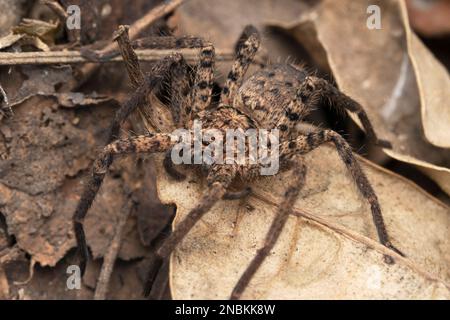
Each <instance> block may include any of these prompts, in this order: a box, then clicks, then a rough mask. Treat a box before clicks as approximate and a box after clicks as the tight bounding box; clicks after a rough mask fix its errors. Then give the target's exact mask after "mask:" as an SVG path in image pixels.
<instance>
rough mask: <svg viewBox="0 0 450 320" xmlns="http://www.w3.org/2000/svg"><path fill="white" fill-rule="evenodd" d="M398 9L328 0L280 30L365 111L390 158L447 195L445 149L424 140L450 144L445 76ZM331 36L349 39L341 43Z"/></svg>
mask: <svg viewBox="0 0 450 320" xmlns="http://www.w3.org/2000/svg"><path fill="white" fill-rule="evenodd" d="M371 4H377V5H379V6H380V8H381V11H380V12H381V17H382V20H381V21H382V29H380V30H372V29H369V28H368V27H367V25H366V22H367V19H368V17H369V15H368V14H367V8H368V6H369V5H371ZM400 4H403V2H401V1H400V2H398V1H376V2H373V1H350V0H346V1H340V2H336V1H330V0H325V1H323V2H322V4H321V5H320V6H317V7H316V9H315V10H314V11H311V12H310V13H309V14H308V15H305V16H304V17H303V18H302V19H300V21H297V22H294V23H283V24H278V26H283V27H284V28H285V29H286V30H287V31H288V32H290V33H291V34H293V35H294V36H295V37H296V38H297V39H298V41H299V42H301V43H302V44H303V45H304V46H305V47H306V48H308V49H309V51H310V52H311V53H312V54H313V55H314V57H316V61H317V63H318V64H320V65H324V64H325V62H326V64H327V65H328V68H329V69H330V70H331V72H332V73H333V75H334V78H335V79H336V82H337V84H338V86H339V88H340V89H341V90H343V91H344V92H345V93H347V94H348V95H350V96H351V97H353V98H355V99H356V100H357V101H359V102H360V103H361V104H362V105H363V106H364V107H365V109H366V111H367V113H368V114H369V117H370V119H371V121H372V123H373V124H374V127H375V130H376V132H377V133H378V135H379V136H380V137H382V138H385V139H388V140H389V141H391V142H392V143H393V145H394V149H393V150H385V151H386V153H387V154H388V155H389V156H391V157H393V158H395V159H397V160H399V161H406V162H408V163H411V164H414V165H417V166H418V167H419V168H421V169H423V171H424V172H426V173H430V172H431V174H429V176H430V177H431V178H433V179H435V180H436V182H437V183H438V184H439V185H440V186H441V187H442V189H443V190H444V191H446V192H447V193H449V192H450V189H449V188H448V182H446V181H448V180H450V170H449V169H448V167H449V166H450V151H449V150H445V149H441V148H438V147H435V146H433V145H431V144H430V143H429V141H430V142H432V143H434V144H435V145H436V146H440V147H442V146H448V144H449V143H450V139H449V138H448V137H449V136H450V132H449V130H450V129H449V128H450V111H449V110H450V109H448V108H447V107H446V101H448V100H449V99H450V97H449V94H450V91H449V90H448V88H449V87H450V83H449V76H448V73H447V71H446V70H445V69H444V67H443V66H442V65H441V64H440V63H439V62H438V61H437V60H436V59H435V58H434V57H433V56H432V54H431V53H430V52H429V51H428V50H427V49H426V48H425V47H424V45H423V44H422V43H421V42H420V40H419V39H418V38H417V36H415V35H414V34H413V33H412V32H411V30H410V29H409V25H408V24H407V23H406V24H405V23H404V21H406V19H407V18H406V16H405V15H406V11H405V9H404V7H403V6H400ZM401 9H402V10H401ZM402 14H403V15H402ZM402 17H403V18H402ZM311 30H313V31H314V32H311ZM336 35H347V36H346V37H345V41H343V39H342V37H341V36H336ZM350 35H351V36H350ZM320 48H321V50H320ZM324 60H325V62H324ZM420 110H422V117H420V114H421V111H420ZM352 116H353V115H352ZM353 118H354V116H353ZM355 121H356V122H358V120H357V119H355ZM422 127H424V128H425V136H426V138H427V139H428V140H429V141H428V140H427V139H426V138H425V136H424V134H423V130H422ZM436 178H437V179H436Z"/></svg>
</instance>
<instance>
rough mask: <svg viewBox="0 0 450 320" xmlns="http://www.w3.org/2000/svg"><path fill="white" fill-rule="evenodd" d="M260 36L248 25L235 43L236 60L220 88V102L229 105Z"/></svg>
mask: <svg viewBox="0 0 450 320" xmlns="http://www.w3.org/2000/svg"><path fill="white" fill-rule="evenodd" d="M260 43H261V37H260V35H259V32H258V30H257V29H256V28H255V27H254V26H252V25H248V26H246V27H245V29H244V31H243V32H242V35H241V36H240V38H239V40H238V42H237V44H236V60H235V61H234V63H233V65H232V67H231V70H230V72H229V73H228V77H227V81H226V83H225V86H224V87H223V89H222V96H221V103H222V104H225V105H230V104H231V103H232V102H233V101H232V99H233V98H234V97H235V96H236V93H237V91H238V90H239V87H240V86H241V84H242V81H243V78H244V75H245V73H246V72H247V70H248V67H249V66H250V64H251V63H252V61H253V59H254V57H255V55H256V52H257V51H258V49H259V46H260Z"/></svg>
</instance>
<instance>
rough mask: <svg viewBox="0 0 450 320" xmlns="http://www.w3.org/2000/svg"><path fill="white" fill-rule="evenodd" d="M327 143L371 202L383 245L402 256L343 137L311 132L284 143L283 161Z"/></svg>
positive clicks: (374, 196)
mask: <svg viewBox="0 0 450 320" xmlns="http://www.w3.org/2000/svg"><path fill="white" fill-rule="evenodd" d="M327 142H333V143H334V145H335V146H336V149H337V151H338V154H339V156H340V158H341V159H342V161H343V162H344V163H345V166H346V167H347V169H348V170H349V171H350V173H351V175H352V177H353V180H354V181H355V183H356V186H357V187H358V189H359V191H360V192H361V194H362V195H363V196H364V198H366V200H367V201H368V202H369V204H370V209H371V212H372V218H373V222H374V224H375V227H376V229H377V233H378V238H379V240H380V242H381V244H383V245H384V246H386V247H387V248H390V249H393V250H394V251H396V252H397V253H399V254H401V252H400V251H399V250H397V249H396V248H395V247H394V246H393V245H392V244H391V242H390V240H389V236H388V233H387V230H386V225H385V223H384V219H383V216H382V214H381V207H380V203H379V201H378V197H377V195H376V193H375V191H374V190H373V188H372V185H371V184H370V182H369V180H368V179H367V177H366V175H365V173H364V171H363V170H362V168H361V166H360V165H359V163H358V161H357V160H356V158H355V157H354V155H353V153H352V149H351V147H350V145H349V144H348V143H347V142H346V141H345V139H344V138H342V136H341V135H339V134H338V133H336V132H334V131H332V130H321V131H318V132H311V133H308V134H306V135H301V136H299V137H298V138H297V139H294V140H291V141H287V142H284V143H283V144H282V145H281V150H280V153H281V155H282V156H281V161H286V160H289V159H290V158H291V157H294V156H296V155H298V154H306V153H308V152H310V151H312V150H314V149H315V148H317V147H319V146H320V145H322V144H324V143H327ZM385 258H386V261H387V262H392V258H391V257H385Z"/></svg>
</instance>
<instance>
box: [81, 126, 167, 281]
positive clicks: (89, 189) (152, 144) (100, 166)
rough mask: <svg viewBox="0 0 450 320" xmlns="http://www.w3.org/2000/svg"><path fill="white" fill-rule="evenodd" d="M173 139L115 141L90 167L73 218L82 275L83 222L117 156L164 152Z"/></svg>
mask: <svg viewBox="0 0 450 320" xmlns="http://www.w3.org/2000/svg"><path fill="white" fill-rule="evenodd" d="M173 141H174V139H172V137H171V136H170V135H168V134H161V133H158V134H156V135H154V136H137V137H135V138H131V139H122V140H116V141H115V142H113V143H111V144H109V145H107V146H106V147H105V148H104V149H103V151H102V152H101V153H100V155H99V156H98V157H97V159H96V160H95V162H94V164H93V166H92V175H91V177H90V179H89V181H88V183H87V185H86V187H85V189H84V191H83V194H82V195H81V198H80V201H79V202H78V206H77V208H76V210H75V214H74V216H73V223H74V230H75V236H76V240H77V245H78V253H79V256H80V269H81V273H82V274H84V271H85V269H86V263H87V259H88V256H89V253H88V249H87V244H86V238H85V234H84V229H83V220H84V217H85V216H86V213H87V211H88V210H89V208H90V207H91V205H92V202H93V201H94V199H95V196H96V195H97V193H98V191H99V189H100V186H101V185H102V182H103V179H104V178H105V175H106V173H107V172H108V169H109V167H110V165H111V163H112V160H113V156H114V155H117V154H132V153H154V152H164V151H167V150H168V149H169V148H170V147H172V146H173V145H174V142H173Z"/></svg>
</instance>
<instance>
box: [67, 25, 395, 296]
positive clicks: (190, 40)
mask: <svg viewBox="0 0 450 320" xmlns="http://www.w3.org/2000/svg"><path fill="white" fill-rule="evenodd" d="M125 35H126V34H125ZM126 39H127V38H126ZM119 44H121V47H120V49H121V53H122V55H123V57H124V60H125V61H126V62H127V63H128V64H127V68H128V71H129V73H130V77H131V80H132V82H133V83H134V85H135V87H136V88H137V89H136V91H135V92H134V93H133V94H132V95H131V97H130V98H129V99H128V100H127V101H126V102H125V103H124V104H123V105H122V107H121V108H120V109H119V110H118V111H117V113H116V116H115V119H114V122H113V124H112V126H111V130H110V136H109V141H108V143H109V144H108V145H107V146H106V147H105V148H104V149H103V151H102V152H101V153H100V155H99V156H98V157H97V159H96V160H95V162H94V164H93V169H92V170H93V171H92V175H91V176H90V178H89V181H88V183H87V184H86V186H85V190H84V192H83V194H82V196H81V199H80V202H79V204H78V206H77V209H76V212H75V215H74V228H75V235H76V239H77V243H78V249H79V254H80V267H81V270H82V271H83V272H84V269H85V267H86V261H87V259H88V256H89V252H88V249H87V244H86V240H85V235H84V230H83V220H84V217H85V215H86V213H87V211H88V209H89V207H90V206H91V204H92V202H93V200H94V198H95V195H96V194H97V192H98V190H99V188H100V186H101V184H102V181H103V179H104V177H105V175H106V173H107V171H108V168H109V166H110V165H111V163H112V161H113V157H114V156H116V155H121V154H133V153H165V154H166V157H165V160H164V167H165V168H166V170H167V172H168V173H169V174H170V175H171V176H173V177H174V178H175V179H182V178H183V174H181V173H180V172H178V170H177V169H176V168H175V167H174V163H173V161H172V160H173V159H174V157H173V155H174V154H175V155H176V154H177V152H175V153H173V151H172V150H173V148H174V147H175V146H179V143H180V142H181V141H180V139H179V136H177V135H174V134H173V133H168V132H158V130H155V132H149V133H148V134H146V135H142V136H136V137H132V138H128V139H120V140H115V141H114V139H115V138H116V137H117V136H118V133H119V130H120V125H121V123H122V122H123V121H124V120H125V119H126V118H127V117H128V115H129V114H130V113H131V112H132V111H134V110H135V109H136V108H138V107H140V106H143V105H146V104H148V103H147V101H148V100H147V96H148V95H149V94H150V93H156V92H157V91H158V90H160V89H161V88H162V87H163V83H166V84H167V83H168V84H169V89H168V90H169V92H170V101H169V103H167V106H166V107H167V108H168V110H169V111H170V113H171V115H172V122H173V125H174V126H175V127H177V128H184V129H186V130H187V132H191V130H192V129H190V128H192V126H193V124H194V121H200V122H201V124H202V128H201V133H202V134H203V135H209V136H210V135H211V132H216V133H219V134H221V135H222V137H225V136H226V132H227V130H241V131H242V132H248V130H263V129H264V130H269V131H270V130H277V135H278V137H277V143H278V142H279V144H278V145H277V148H276V149H277V150H279V157H278V155H277V161H279V165H280V169H281V170H288V169H290V170H292V173H293V174H292V179H291V181H290V183H289V185H288V186H287V188H286V190H285V193H284V198H283V200H282V201H281V203H280V205H279V207H278V209H277V214H276V216H275V218H274V220H273V222H272V225H271V226H270V229H269V231H268V233H267V236H266V238H265V241H264V244H263V246H262V247H261V248H260V249H258V250H257V252H256V254H255V257H254V258H253V260H252V261H251V262H250V264H249V266H248V267H247V269H246V270H245V271H244V272H243V273H242V275H241V277H240V279H239V281H238V282H237V284H236V286H235V288H234V289H233V292H232V293H231V298H232V299H238V298H240V297H241V295H242V293H243V292H244V290H245V288H246V287H247V285H248V284H249V282H250V280H251V279H252V277H253V276H254V274H255V273H256V271H257V270H258V268H259V267H260V266H261V264H262V262H263V261H264V259H265V258H266V257H267V255H268V254H269V252H270V251H271V250H272V248H273V247H274V245H275V243H276V241H277V239H278V238H279V236H280V234H281V232H282V230H283V227H284V225H285V223H286V221H287V219H288V217H289V214H290V213H291V210H292V208H293V206H294V203H295V201H296V199H297V196H298V195H299V192H300V189H301V188H302V186H303V184H304V180H305V173H306V167H305V165H304V163H303V162H302V155H304V154H306V153H308V152H310V151H312V150H313V149H315V148H317V147H319V146H320V145H322V144H324V143H332V144H334V146H335V147H336V149H337V152H338V154H339V156H340V158H341V159H342V161H343V162H344V164H345V166H346V167H347V169H348V171H349V172H350V174H351V176H352V177H353V180H354V181H355V183H356V185H357V187H358V189H359V191H360V192H361V194H362V195H363V196H364V198H365V199H366V200H367V201H368V203H369V204H370V208H371V212H372V217H373V221H374V224H375V227H376V230H377V232H378V237H379V240H380V242H381V243H382V244H383V245H384V246H386V247H388V248H390V249H392V250H394V251H396V252H397V253H400V252H399V251H398V250H397V249H396V248H395V247H394V246H393V245H392V244H391V242H390V241H389V237H388V233H387V230H386V227H385V223H384V220H383V216H382V214H381V208H380V204H379V202H378V198H377V196H376V194H375V192H374V190H373V188H372V186H371V184H370V183H369V180H368V179H367V177H366V175H365V173H364V172H363V170H362V169H361V166H360V165H359V163H358V161H357V160H356V159H355V157H354V155H353V154H352V150H351V147H350V146H349V145H348V143H347V142H346V141H345V140H344V139H343V138H342V137H341V136H340V135H339V134H338V133H336V132H334V131H332V130H323V129H319V128H316V130H313V131H310V132H303V131H302V130H301V129H299V127H301V126H299V124H300V123H301V122H302V121H303V120H304V118H305V116H306V115H307V114H308V113H309V112H310V111H311V110H312V109H314V108H317V107H320V106H321V104H322V103H323V102H327V103H328V104H329V105H331V106H332V107H335V108H337V109H339V110H343V111H344V110H348V111H350V112H354V113H356V114H357V116H358V118H359V119H360V121H361V123H362V125H363V127H364V129H365V131H366V134H367V135H368V137H369V139H370V140H371V141H373V142H374V143H376V144H378V145H381V146H384V147H388V146H389V143H388V142H385V141H381V140H379V139H378V138H377V136H376V135H375V132H374V130H373V128H372V125H371V123H370V121H369V119H368V117H367V115H366V113H365V111H364V110H363V108H362V107H361V105H360V104H358V103H357V102H356V101H355V100H353V99H352V98H350V97H348V96H346V95H345V94H344V93H342V92H340V91H339V90H338V89H337V88H336V87H334V86H333V85H332V84H330V83H329V82H328V81H326V80H324V79H321V78H318V77H316V76H314V75H311V74H308V73H307V72H306V71H305V70H304V69H303V68H302V67H299V66H297V65H294V64H283V65H281V64H280V65H272V66H269V67H266V68H264V69H262V70H260V71H258V72H256V73H255V74H253V75H252V76H251V77H249V78H248V79H247V80H246V81H244V80H243V78H244V75H245V73H246V71H247V69H248V67H249V65H250V64H251V63H252V60H253V59H254V57H255V54H256V52H257V50H258V48H259V46H260V36H259V34H258V31H257V30H256V29H255V28H254V27H253V26H247V27H246V28H245V29H244V32H243V33H242V35H241V37H240V38H239V40H238V42H237V45H236V58H235V61H234V63H233V65H232V68H231V71H230V72H229V74H228V77H227V80H226V83H225V85H224V86H223V88H222V92H221V96H220V101H219V103H218V104H217V105H212V104H211V96H212V90H213V80H214V79H213V65H214V47H213V46H212V45H211V43H209V42H207V41H205V40H203V39H200V38H195V37H182V38H174V37H157V38H146V39H143V40H141V41H138V42H137V44H140V45H143V46H144V45H145V46H146V47H147V48H163V49H170V48H200V54H199V63H198V65H197V67H196V69H195V77H191V76H190V75H191V67H190V66H189V65H188V64H187V63H186V61H185V60H184V59H183V57H182V55H181V54H178V53H174V54H171V55H169V56H167V57H166V58H164V59H162V60H160V61H159V62H157V63H156V64H155V65H154V66H153V67H152V70H151V72H150V73H149V74H147V75H145V76H144V75H143V74H141V73H139V71H137V69H139V65H138V62H137V59H136V57H135V54H134V51H133V48H132V46H131V45H129V43H127V41H119ZM127 44H128V45H127ZM135 45H136V43H135ZM133 61H134V62H133ZM255 137H256V141H257V144H258V146H259V147H261V146H266V148H262V149H263V150H265V151H267V150H269V149H272V150H273V146H272V145H271V143H267V142H266V143H262V142H261V141H259V142H258V139H264V138H262V137H261V136H259V135H255ZM214 140H215V139H210V140H208V139H207V140H206V141H205V139H202V140H201V141H200V146H201V147H200V151H201V152H202V154H204V153H205V151H207V148H208V147H209V146H210V145H211V144H212V143H213V142H214ZM272 142H273V141H272ZM194 143H197V150H198V148H199V144H198V143H199V141H198V139H197V140H196V139H195V136H194V139H192V140H190V141H189V143H188V144H187V145H189V144H191V145H190V147H191V146H192V148H193V149H194V150H195V146H194ZM182 145H184V146H186V141H184V143H183V144H182ZM245 145H246V146H247V147H248V148H247V149H245V151H244V154H245V156H246V157H250V158H251V152H249V150H251V148H252V146H251V145H252V143H249V142H248V141H247V142H245ZM220 148H221V149H222V150H220V151H223V154H225V155H227V154H228V156H229V155H230V153H227V148H228V152H230V150H231V151H235V152H231V154H237V153H239V150H237V149H238V148H237V147H236V145H235V144H233V145H232V146H230V144H229V143H228V141H225V142H224V143H223V144H222V145H220V147H219V148H216V149H215V151H214V152H213V153H209V154H214V155H217V153H221V152H220V151H218V149H220ZM178 151H179V150H178ZM182 153H183V154H180V153H179V152H178V155H179V156H181V157H183V156H185V155H184V152H182ZM194 155H195V151H194V153H189V154H188V155H187V156H186V157H187V158H190V157H192V156H194ZM228 156H225V158H227V157H228ZM253 157H254V155H253ZM263 158H264V157H263ZM203 159H204V158H203ZM208 159H209V161H200V162H201V163H200V164H197V166H202V168H203V169H204V170H202V172H205V173H206V180H207V183H208V186H209V187H208V188H207V190H205V194H204V195H203V196H202V198H201V199H200V200H199V203H198V204H197V205H196V206H195V207H194V209H192V210H191V212H189V214H188V215H187V216H186V217H185V218H184V219H183V220H182V221H181V222H180V223H179V224H178V225H177V227H176V228H175V230H174V231H173V232H172V234H171V235H170V236H169V237H168V238H167V239H165V240H164V241H163V243H162V244H161V245H160V246H159V247H158V248H157V249H156V251H155V254H154V257H153V261H152V265H151V268H150V270H149V275H148V281H147V283H146V293H147V294H148V293H149V292H150V289H151V287H152V284H153V282H154V280H155V278H156V275H157V273H158V271H159V269H160V267H161V265H162V263H163V261H164V260H165V259H167V258H169V256H170V254H171V253H172V252H173V250H174V249H175V247H176V246H177V245H178V244H179V243H180V242H181V241H182V240H183V238H184V237H185V236H186V234H187V233H188V232H189V231H190V230H191V229H192V227H193V226H194V225H195V224H196V223H197V222H198V221H199V220H200V219H201V218H202V217H203V216H204V214H206V213H207V212H208V211H209V210H210V209H211V208H212V207H213V205H214V204H215V203H216V202H217V201H219V200H221V199H237V198H240V197H245V196H247V195H248V193H249V192H251V191H250V190H249V189H248V188H245V187H244V188H242V189H243V191H241V192H230V191H229V187H230V185H231V184H232V183H233V181H235V180H239V181H241V182H249V181H251V180H254V179H255V178H257V177H259V176H260V175H261V168H262V167H265V166H267V161H244V162H239V161H235V160H232V161H216V160H217V159H218V158H216V157H215V156H211V157H209V158H208ZM259 159H260V160H261V158H259ZM188 160H190V159H188ZM194 160H195V159H194ZM175 162H177V161H175ZM182 162H183V161H182ZM197 162H198V161H197ZM190 163H192V166H194V165H196V162H195V161H192V162H190ZM400 254H401V253H400ZM385 260H386V262H387V263H392V262H393V258H392V257H390V256H385ZM299 276H301V275H299Z"/></svg>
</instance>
